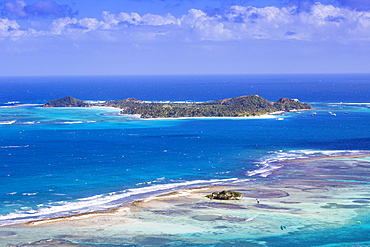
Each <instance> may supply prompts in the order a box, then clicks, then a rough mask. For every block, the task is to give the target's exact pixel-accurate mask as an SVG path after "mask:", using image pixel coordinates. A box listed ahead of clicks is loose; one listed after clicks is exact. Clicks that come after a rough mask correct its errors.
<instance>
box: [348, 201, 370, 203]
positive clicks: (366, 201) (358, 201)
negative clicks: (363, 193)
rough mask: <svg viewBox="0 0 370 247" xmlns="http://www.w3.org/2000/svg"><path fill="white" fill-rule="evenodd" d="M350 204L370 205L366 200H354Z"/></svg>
mask: <svg viewBox="0 0 370 247" xmlns="http://www.w3.org/2000/svg"><path fill="white" fill-rule="evenodd" d="M352 202H354V203H370V202H369V201H367V200H354V201H352Z"/></svg>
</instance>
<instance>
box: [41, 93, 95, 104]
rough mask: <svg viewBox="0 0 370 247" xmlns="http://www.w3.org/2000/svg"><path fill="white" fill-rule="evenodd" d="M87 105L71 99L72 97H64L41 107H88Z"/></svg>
mask: <svg viewBox="0 0 370 247" xmlns="http://www.w3.org/2000/svg"><path fill="white" fill-rule="evenodd" d="M88 106H90V104H89V103H87V102H85V101H82V100H79V99H76V98H73V97H70V96H68V97H64V98H62V99H54V100H51V101H49V102H47V103H46V104H44V105H43V107H88Z"/></svg>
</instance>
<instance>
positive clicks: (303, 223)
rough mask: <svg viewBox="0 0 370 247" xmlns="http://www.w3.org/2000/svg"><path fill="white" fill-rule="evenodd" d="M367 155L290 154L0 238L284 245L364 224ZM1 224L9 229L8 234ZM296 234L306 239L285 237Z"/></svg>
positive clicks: (368, 197)
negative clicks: (264, 166) (222, 181)
mask: <svg viewBox="0 0 370 247" xmlns="http://www.w3.org/2000/svg"><path fill="white" fill-rule="evenodd" d="M368 155H369V154H363V155H355V156H354V155H352V156H351V155H346V156H338V157H331V158H325V159H312V160H298V161H297V162H294V161H289V162H286V163H285V164H284V168H282V169H279V170H277V171H275V172H274V173H273V174H272V175H271V176H270V177H269V178H260V179H255V180H252V181H249V182H245V183H242V184H231V185H229V186H223V187H202V188H192V189H186V190H181V191H175V192H172V193H168V194H164V195H160V196H155V197H150V198H146V199H144V200H140V201H135V202H132V203H130V204H127V205H122V207H121V208H118V209H114V210H111V211H109V212H99V213H93V214H81V215H75V216H71V217H62V218H58V219H49V220H43V221H35V222H30V223H28V224H25V225H17V226H11V227H3V228H0V243H1V242H3V243H7V244H9V245H10V246H11V245H13V246H15V245H16V244H18V246H40V245H42V246H95V245H93V244H103V243H104V244H106V243H108V244H109V246H115V244H118V243H125V244H128V246H229V245H227V243H229V241H233V243H237V244H235V245H232V246H278V245H274V244H276V243H277V242H276V241H281V240H282V239H284V241H298V242H300V241H303V238H305V236H306V235H307V236H310V234H312V233H313V232H317V233H318V234H320V233H321V232H325V231H327V232H330V231H331V230H332V229H334V228H335V229H341V228H346V229H350V228H352V227H354V229H356V231H357V230H359V229H358V227H360V226H361V227H363V226H364V225H365V222H366V220H367V219H366V215H367V214H368V210H369V209H368V206H369V205H370V191H369V189H368V183H370V178H368V176H367V174H369V173H368V172H369V169H370V163H369V162H368V161H364V160H361V157H367V156H368ZM357 158H360V159H357ZM338 162H339V163H338ZM221 190H234V191H238V192H241V193H242V194H243V197H242V199H241V200H237V201H218V200H209V199H208V198H206V197H205V196H206V195H207V194H210V193H212V192H215V191H221ZM282 226H284V227H282ZM1 232H3V235H4V234H6V233H7V234H8V235H9V236H7V237H6V238H1ZM12 232H13V233H14V234H13V235H12V234H11V233H12ZM305 234H306V235H305ZM289 235H291V236H301V238H302V240H294V238H293V240H292V239H286V237H287V236H289ZM318 236H320V235H318ZM279 239H280V240H279ZM308 239H309V238H308ZM45 241H48V242H45ZM305 241H306V240H305ZM307 241H308V240H307ZM310 241H312V239H311V240H310ZM30 242H32V244H34V245H30V244H29V243H30ZM20 243H23V245H19V244H20ZM26 243H28V244H26ZM52 244H55V245H52ZM130 244H131V245H130ZM117 246H118V245H117ZM287 246H294V244H291V245H289V244H288V245H287ZM297 246H298V245H297ZM306 246H310V245H306Z"/></svg>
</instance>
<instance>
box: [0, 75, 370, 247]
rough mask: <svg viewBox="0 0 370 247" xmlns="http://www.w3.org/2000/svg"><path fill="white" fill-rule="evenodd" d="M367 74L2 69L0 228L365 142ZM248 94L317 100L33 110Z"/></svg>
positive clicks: (237, 177) (249, 174)
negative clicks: (209, 110)
mask: <svg viewBox="0 0 370 247" xmlns="http://www.w3.org/2000/svg"><path fill="white" fill-rule="evenodd" d="M369 82H370V74H316V75H305V74H302V75H200V76H196V75H191V76H185V75H184V76H96V77H82V76H81V77H1V78H0V129H1V132H0V160H1V162H0V176H1V186H0V225H1V226H10V225H13V224H16V223H24V222H28V221H31V220H36V219H47V218H53V217H59V216H67V215H72V214H78V213H84V212H95V211H100V210H109V209H111V208H115V207H117V206H119V205H122V204H123V203H127V202H132V201H134V200H137V199H142V198H145V197H148V196H151V195H157V194H160V193H165V192H171V191H175V190H179V189H183V188H191V187H194V186H207V185H223V184H230V183H237V182H238V181H246V180H247V179H251V178H257V177H260V178H268V177H269V175H270V174H271V171H272V170H276V169H279V166H280V164H279V162H281V161H286V160H294V159H300V158H312V157H324V156H331V155H335V154H342V153H346V154H347V153H361V152H364V151H368V150H369V149H370V128H369V123H370V99H369V97H370V87H369ZM251 94H255V95H260V96H261V97H263V98H265V99H267V100H270V101H277V100H278V99H280V98H282V97H287V98H294V99H299V100H300V101H302V102H307V103H310V104H312V105H313V107H314V108H315V109H314V110H312V111H302V112H292V113H286V114H284V116H278V117H276V118H267V119H264V118H261V119H174V120H138V119H136V118H134V117H133V116H122V115H117V114H116V113H118V112H119V110H118V109H111V108H41V107H40V105H41V104H43V103H46V102H47V101H49V100H52V99H57V98H62V97H65V96H72V97H75V98H78V99H82V100H102V101H104V100H121V99H125V98H129V97H134V98H137V99H140V100H153V101H164V100H170V101H185V100H186V101H195V102H200V101H210V100H217V99H224V98H230V97H237V96H241V95H251ZM278 118H283V120H277V119H278ZM310 234H313V233H310ZM0 235H1V234H0ZM0 237H1V236H0ZM333 243H335V240H333ZM328 244H330V241H329V242H328ZM327 246H330V245H327ZM333 246H334V245H333ZM335 246H337V245H335ZM363 246H365V245H363Z"/></svg>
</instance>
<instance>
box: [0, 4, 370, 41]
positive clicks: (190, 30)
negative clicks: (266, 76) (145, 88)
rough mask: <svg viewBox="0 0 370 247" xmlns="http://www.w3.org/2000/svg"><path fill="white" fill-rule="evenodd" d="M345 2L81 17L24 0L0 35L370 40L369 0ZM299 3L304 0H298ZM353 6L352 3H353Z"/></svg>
mask: <svg viewBox="0 0 370 247" xmlns="http://www.w3.org/2000/svg"><path fill="white" fill-rule="evenodd" d="M337 2H338V3H341V5H342V6H334V5H332V4H323V3H319V2H316V3H312V2H311V1H295V2H294V1H293V2H292V1H291V4H289V5H286V6H284V7H275V6H269V7H261V8H257V7H253V6H243V5H234V6H231V7H229V8H226V9H223V10H222V11H218V12H213V13H212V14H210V13H209V12H205V11H203V10H199V9H190V10H189V11H188V13H187V14H185V15H182V16H180V17H174V16H173V15H171V14H170V13H169V14H166V15H155V14H151V13H148V14H145V15H139V14H138V13H125V12H121V13H111V12H109V11H104V12H103V13H102V17H101V18H99V19H98V18H77V17H76V16H75V13H74V12H73V11H72V9H71V8H70V7H69V6H66V5H58V4H56V3H55V2H54V1H52V0H42V1H38V2H36V3H35V4H33V5H28V4H26V3H25V2H24V1H23V0H17V1H15V2H10V1H7V2H4V3H3V4H2V8H3V12H4V10H6V12H7V14H6V15H3V17H2V18H0V38H2V39H4V38H13V39H14V38H27V37H30V36H32V37H38V36H58V37H60V36H62V37H66V38H69V37H73V38H74V39H75V38H76V37H82V38H91V37H93V38H94V39H96V38H100V39H102V40H107V41H112V42H120V41H122V42H125V41H145V42H152V41H165V40H166V39H168V40H171V41H179V42H194V41H230V40H234V41H242V40H250V39H267V40H303V41H308V42H315V41H320V42H321V41H335V42H343V43H346V42H351V41H359V40H361V41H370V10H368V9H367V6H368V3H369V2H370V1H369V0H360V1H356V3H354V1H348V0H338V1H337ZM298 3H299V4H298ZM349 6H350V7H349ZM11 16H13V17H14V16H17V17H19V18H26V17H30V16H47V17H51V16H52V17H53V19H54V20H53V22H52V23H51V25H50V28H49V29H48V30H42V31H41V30H36V29H31V28H29V29H23V28H22V27H21V25H20V24H19V23H18V22H17V21H16V20H14V19H12V18H11Z"/></svg>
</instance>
